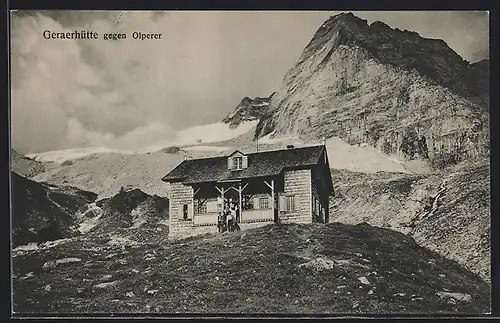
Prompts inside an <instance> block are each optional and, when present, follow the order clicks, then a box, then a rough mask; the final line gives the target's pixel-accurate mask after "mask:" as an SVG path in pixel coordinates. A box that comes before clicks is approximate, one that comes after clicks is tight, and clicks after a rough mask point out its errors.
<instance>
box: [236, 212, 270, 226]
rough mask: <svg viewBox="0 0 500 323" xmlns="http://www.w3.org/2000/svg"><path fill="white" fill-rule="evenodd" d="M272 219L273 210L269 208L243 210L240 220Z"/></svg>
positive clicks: (243, 221) (258, 220) (257, 220)
mask: <svg viewBox="0 0 500 323" xmlns="http://www.w3.org/2000/svg"><path fill="white" fill-rule="evenodd" d="M272 220H274V215H273V211H272V210H271V209H269V210H267V209H266V210H245V211H243V214H242V217H241V222H242V223H245V222H260V221H272Z"/></svg>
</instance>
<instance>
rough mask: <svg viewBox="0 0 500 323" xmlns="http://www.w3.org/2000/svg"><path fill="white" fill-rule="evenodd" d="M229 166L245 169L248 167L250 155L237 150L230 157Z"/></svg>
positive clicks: (232, 168) (234, 168)
mask: <svg viewBox="0 0 500 323" xmlns="http://www.w3.org/2000/svg"><path fill="white" fill-rule="evenodd" d="M227 166H228V169H230V170H242V169H245V168H247V167H248V157H247V156H245V155H244V154H242V153H240V152H239V151H236V152H234V153H233V154H231V155H230V156H229V157H228V159H227Z"/></svg>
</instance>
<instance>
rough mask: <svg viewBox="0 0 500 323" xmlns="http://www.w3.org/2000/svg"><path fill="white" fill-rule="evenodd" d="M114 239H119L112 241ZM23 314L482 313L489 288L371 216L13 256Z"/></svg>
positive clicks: (85, 243)
mask: <svg viewBox="0 0 500 323" xmlns="http://www.w3.org/2000/svg"><path fill="white" fill-rule="evenodd" d="M111 241H112V240H111ZM13 268H14V275H13V276H14V281H13V286H14V294H13V308H14V311H15V312H17V313H19V314H20V313H33V312H43V313H58V314H59V315H64V313H71V312H72V313H86V312H93V313H97V312H98V313H125V312H128V313H138V312H140V313H193V312H195V313H297V314H307V313H314V314H318V313H353V314H355V313H377V314H380V313H486V312H489V311H490V295H489V294H490V289H489V287H488V285H487V284H486V283H485V282H483V281H482V280H481V279H480V278H478V277H477V276H476V275H475V274H473V273H471V272H469V271H467V270H465V269H463V268H461V267H460V266H459V265H458V264H457V263H456V262H454V261H450V260H448V259H445V258H443V257H441V256H439V255H438V254H436V253H434V252H432V251H429V250H428V249H426V248H423V247H420V246H418V245H417V244H416V243H415V241H413V239H411V238H409V237H407V236H405V235H403V234H400V233H397V232H395V231H392V230H387V229H381V228H374V227H371V226H369V225H366V224H364V225H355V226H352V225H345V224H334V223H332V224H328V225H284V226H278V225H269V226H266V227H262V228H259V229H252V230H247V231H240V232H234V233H231V234H228V235H205V236H198V237H193V238H190V239H185V240H180V241H177V242H173V243H169V244H161V243H131V242H129V241H122V243H121V244H118V245H117V244H115V243H110V241H108V240H107V239H103V240H102V241H99V243H96V242H95V241H93V240H89V239H84V238H79V239H75V240H71V241H65V242H64V243H61V244H59V245H57V246H54V247H52V248H45V249H37V250H32V251H30V252H25V253H20V252H19V253H17V252H15V253H14V258H13Z"/></svg>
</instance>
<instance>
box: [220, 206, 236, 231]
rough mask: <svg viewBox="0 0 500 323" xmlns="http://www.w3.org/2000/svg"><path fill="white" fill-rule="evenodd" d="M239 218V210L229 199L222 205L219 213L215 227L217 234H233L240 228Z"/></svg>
mask: <svg viewBox="0 0 500 323" xmlns="http://www.w3.org/2000/svg"><path fill="white" fill-rule="evenodd" d="M238 218H239V208H238V205H237V203H236V202H235V201H233V200H232V199H229V201H228V202H227V203H224V207H223V209H222V212H220V213H219V219H218V224H217V227H218V229H219V232H220V233H221V232H225V231H228V232H233V231H239V230H240V227H239V225H238V221H237V220H238Z"/></svg>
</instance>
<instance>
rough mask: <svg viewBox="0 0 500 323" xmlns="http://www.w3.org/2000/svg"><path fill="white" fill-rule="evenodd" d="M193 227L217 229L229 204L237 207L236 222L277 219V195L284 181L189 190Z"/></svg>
mask: <svg viewBox="0 0 500 323" xmlns="http://www.w3.org/2000/svg"><path fill="white" fill-rule="evenodd" d="M192 188H193V189H192V192H193V194H192V205H193V206H194V207H193V214H192V219H193V224H194V225H195V226H200V225H217V222H218V216H219V214H221V212H223V211H224V210H226V209H227V208H228V206H229V203H233V204H235V205H236V208H237V213H236V222H237V223H253V222H272V221H275V220H276V218H277V214H278V212H277V205H276V204H277V203H276V201H277V194H278V192H279V191H282V190H283V179H282V178H279V177H273V178H252V179H241V180H228V181H219V182H212V183H203V184H197V185H193V186H192Z"/></svg>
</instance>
